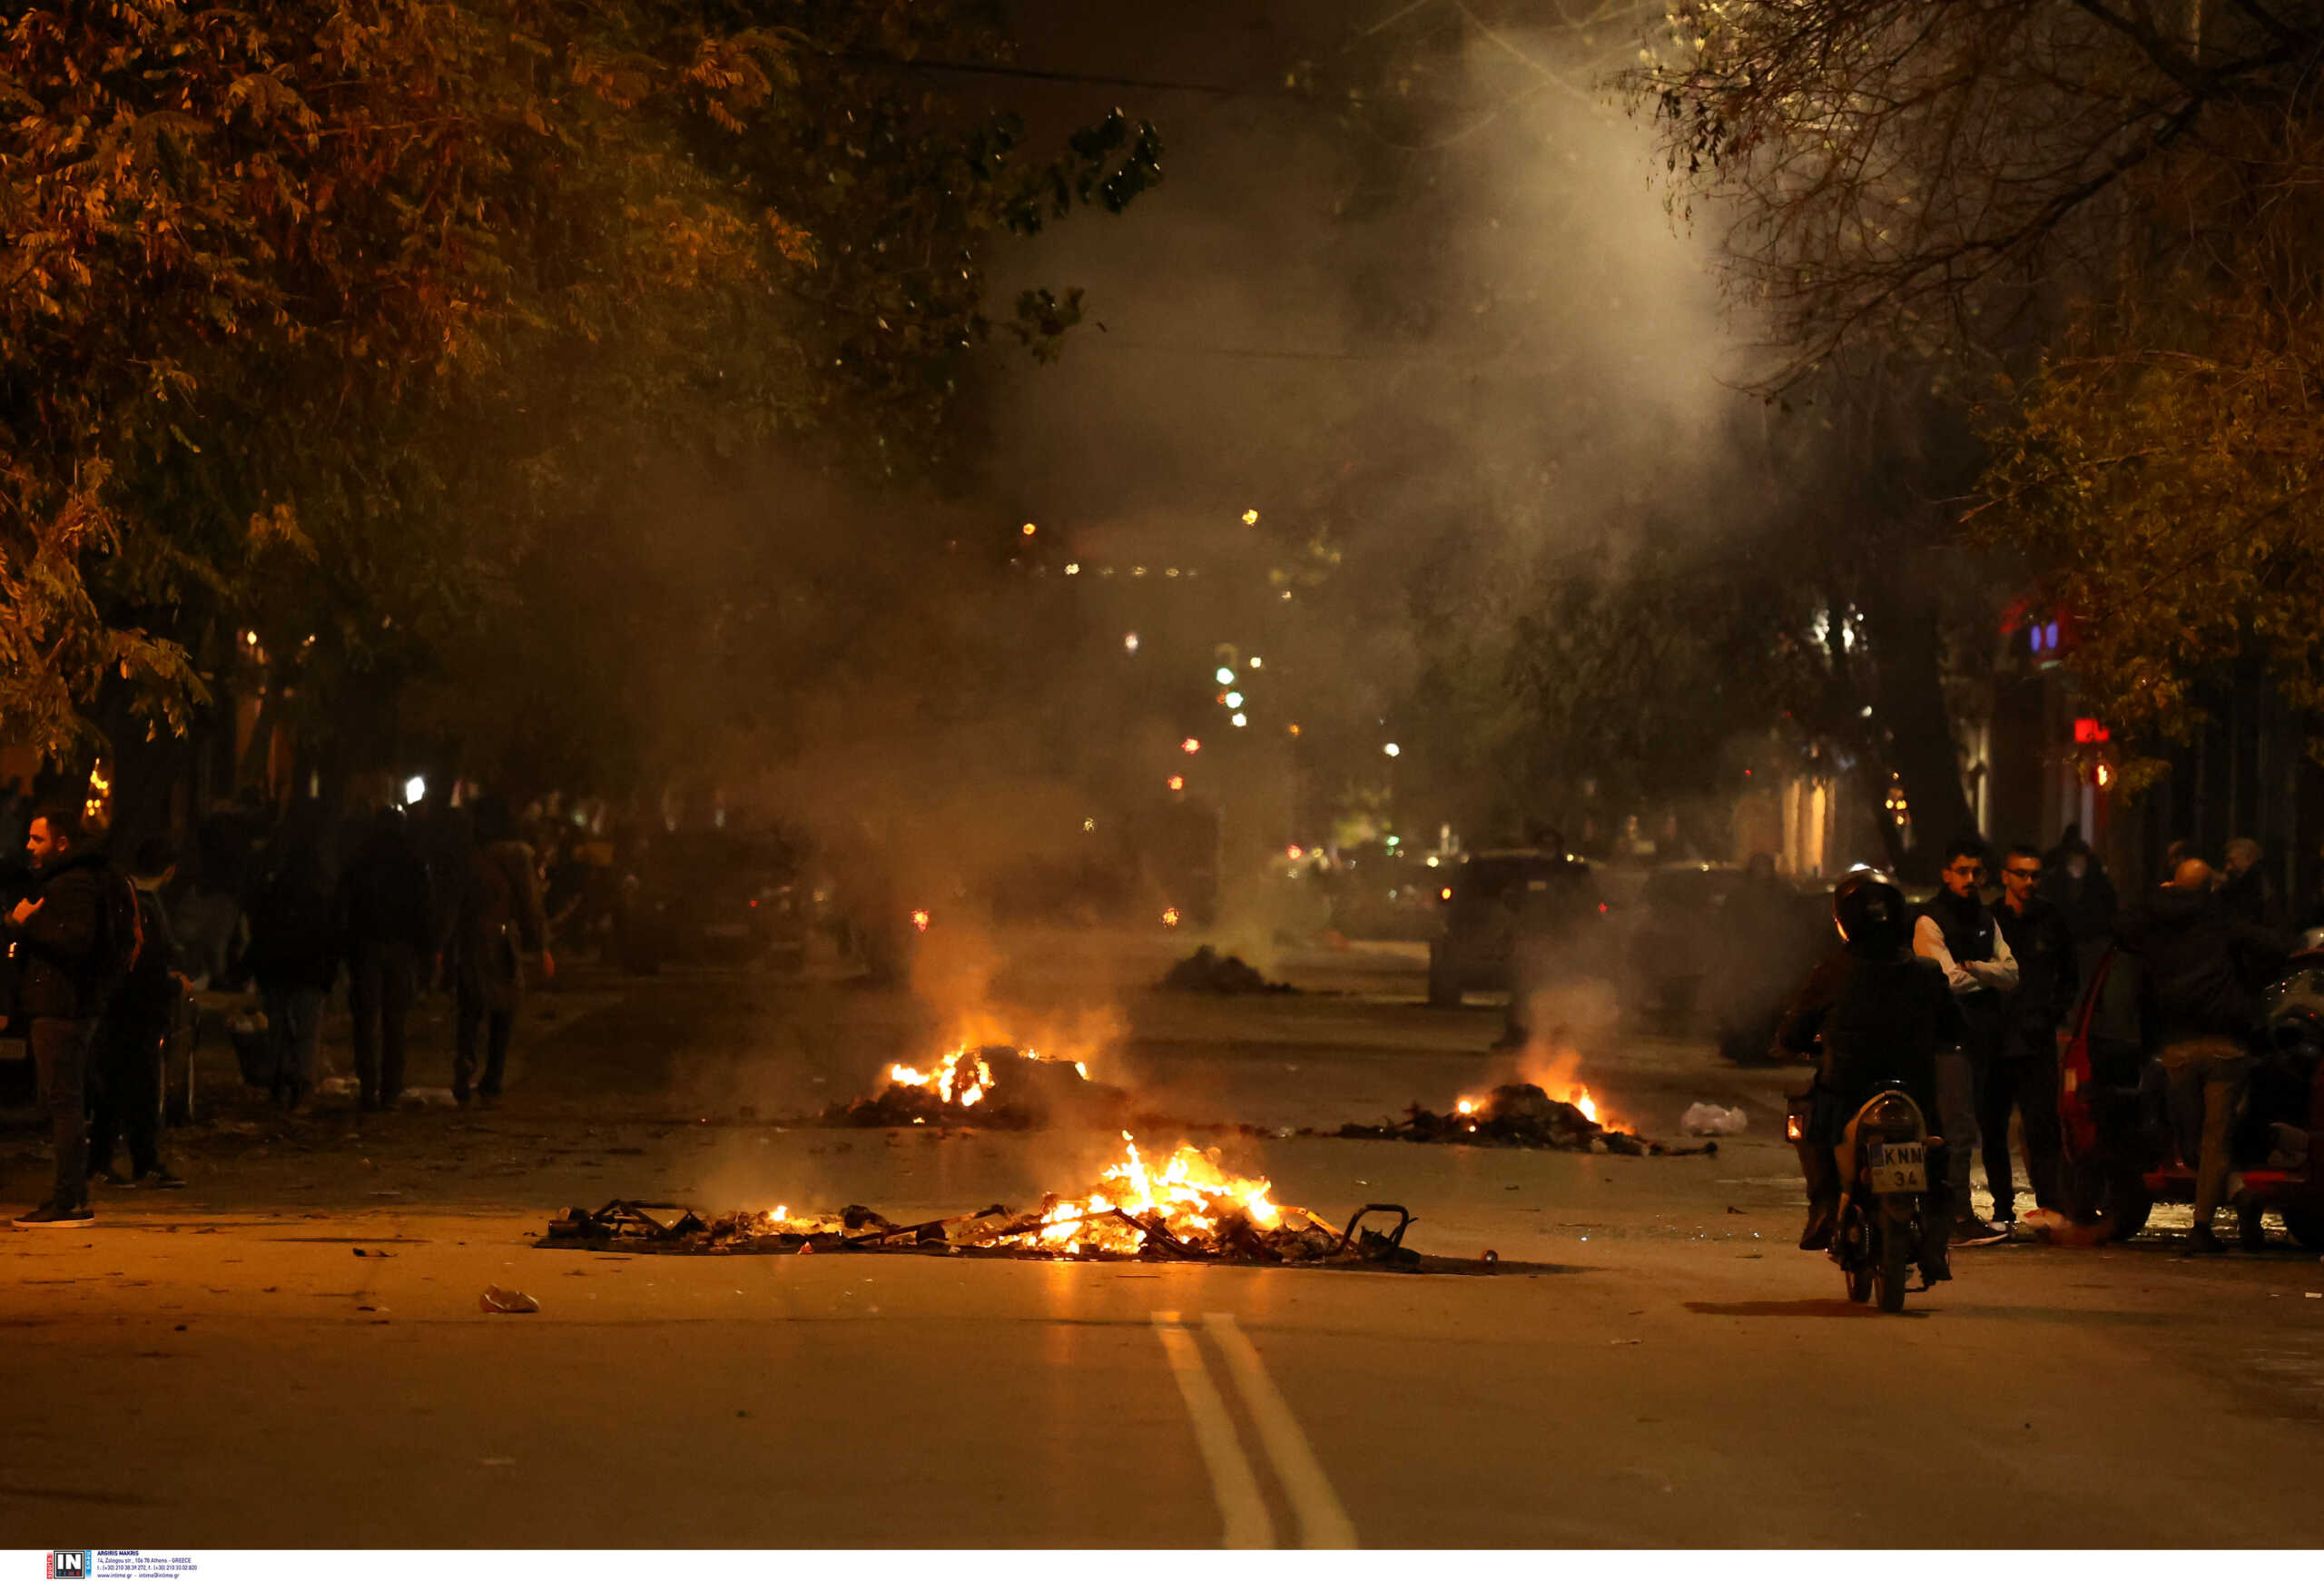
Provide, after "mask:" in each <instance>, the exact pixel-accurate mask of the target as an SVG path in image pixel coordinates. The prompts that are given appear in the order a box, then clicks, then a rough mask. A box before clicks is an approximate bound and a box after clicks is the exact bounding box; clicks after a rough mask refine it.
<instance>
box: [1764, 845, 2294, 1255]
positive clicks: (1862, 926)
mask: <svg viewBox="0 0 2324 1581" xmlns="http://www.w3.org/2000/svg"><path fill="white" fill-rule="evenodd" d="M2225 855H2226V861H2225V863H2224V864H2223V866H2222V868H2221V870H2219V871H2216V872H2215V871H2214V869H2213V868H2212V867H2211V865H2210V864H2209V863H2207V862H2205V861H2204V860H2202V859H2201V857H2200V856H2198V855H2195V854H2194V853H2193V852H2192V851H2191V850H2189V849H2186V848H2183V847H2174V848H2173V849H2172V851H2171V853H2170V854H2169V855H2167V857H2166V865H2165V876H2164V882H2163V883H2162V884H2161V885H2160V886H2159V887H2158V888H2156V889H2155V890H2154V891H2153V892H2152V893H2151V894H2148V895H2146V896H2144V897H2143V898H2142V899H2141V900H2140V901H2139V902H2138V903H2137V904H2133V905H2132V906H2130V907H2129V908H2127V909H2124V908H2122V906H2121V904H2120V902H2119V898H2118V896H2117V894H2116V893H2115V891H2114V888H2113V885H2112V883H2111V881H2110V880H2109V879H2108V877H2107V875H2106V873H2105V870H2104V867H2103V866H2102V864H2101V863H2100V862H2099V861H2098V858H2097V857H2096V855H2094V854H2093V852H2092V851H2091V850H2090V848H2089V847H2088V845H2086V844H2085V843H2084V842H2083V840H2082V839H2081V838H2080V835H2079V832H2078V831H2076V830H2074V829H2072V828H2069V829H2068V830H2067V832H2066V835H2065V837H2064V839H2063V840H2062V841H2061V842H2060V844H2059V845H2057V846H2055V847H2053V848H2052V849H2051V850H2049V851H2047V852H2044V851H2043V850H2042V849H2040V848H2039V847H2037V846H2034V845H2012V846H2010V847H2009V848H2008V849H2007V851H2006V852H2005V853H2004V855H2002V856H2001V857H2000V859H1999V861H1998V864H1997V865H1996V864H1994V862H1993V860H1992V856H1991V852H1990V848H1989V847H1988V846H1987V845H1985V843H1984V842H1983V841H1981V840H1978V839H1974V838H1962V839H1958V840H1955V841H1954V842H1953V843H1952V844H1951V845H1947V846H1946V847H1945V852H1944V863H1943V865H1942V867H1941V868H1940V869H1939V873H1938V878H1939V882H1940V887H1939V888H1938V890H1937V892H1936V894H1935V895H1934V896H1933V897H1931V898H1930V900H1929V901H1928V902H1927V903H1926V904H1924V905H1921V906H1918V907H1909V906H1906V905H1905V902H1904V899H1903V896H1902V894H1901V892H1899V891H1897V890H1896V888H1895V886H1894V885H1893V884H1890V883H1889V882H1888V881H1887V880H1886V878H1885V877H1883V876H1882V875H1880V874H1868V873H1860V874H1851V875H1850V876H1849V878H1847V879H1845V880H1843V881H1842V883H1841V884H1840V885H1839V886H1838V887H1837V889H1836V891H1835V894H1834V913H1835V918H1836V921H1837V923H1838V924H1839V929H1840V933H1841V935H1842V938H1843V940H1844V947H1843V949H1842V951H1841V952H1840V953H1839V954H1837V955H1836V956H1834V957H1833V958H1832V959H1830V960H1828V961H1827V962H1826V963H1823V964H1822V965H1819V966H1818V967H1817V971H1816V972H1815V973H1813V974H1811V976H1810V977H1809V979H1808V982H1807V985H1806V986H1805V987H1804V988H1802V990H1801V991H1800V992H1799V993H1798V994H1797V996H1796V997H1795V999H1794V1001H1793V1003H1792V1005H1791V1006H1790V1008H1789V1010H1788V1011H1787V1014H1786V1016H1785V1018H1784V1020H1783V1023H1782V1025H1781V1028H1780V1030H1779V1033H1778V1041H1779V1042H1780V1043H1781V1044H1782V1045H1783V1046H1784V1047H1786V1048H1787V1049H1789V1050H1791V1051H1793V1052H1797V1053H1802V1054H1815V1055H1817V1057H1818V1058H1819V1060H1820V1065H1819V1073H1818V1078H1817V1088H1816V1089H1815V1091H1814V1094H1813V1096H1814V1099H1815V1102H1814V1104H1813V1106H1812V1112H1811V1116H1810V1120H1809V1122H1808V1126H1807V1131H1808V1133H1809V1135H1808V1141H1809V1142H1810V1143H1811V1144H1812V1145H1810V1146H1807V1147H1804V1148H1803V1151H1802V1157H1803V1161H1804V1163H1805V1165H1806V1167H1807V1171H1808V1176H1809V1180H1808V1185H1809V1208H1808V1222H1807V1230H1806V1231H1805V1232H1804V1234H1803V1235H1802V1237H1801V1241H1800V1244H1801V1246H1802V1248H1803V1249H1807V1250H1815V1249H1817V1248H1820V1247H1821V1246H1824V1245H1827V1244H1828V1243H1829V1240H1830V1237H1831V1234H1832V1231H1833V1214H1834V1211H1835V1210H1836V1209H1837V1202H1838V1194H1839V1193H1838V1184H1837V1177H1836V1176H1835V1175H1834V1174H1833V1173H1832V1171H1831V1170H1830V1168H1829V1166H1828V1163H1827V1161H1825V1160H1823V1159H1822V1158H1821V1157H1820V1156H1819V1150H1820V1149H1822V1148H1828V1147H1830V1146H1833V1145H1836V1144H1837V1142H1838V1141H1839V1140H1840V1139H1839V1134H1838V1133H1839V1130H1840V1128H1841V1127H1842V1126H1844V1124H1845V1116H1846V1114H1853V1113H1854V1112H1855V1108H1856V1106H1857V1105H1860V1104H1861V1103H1862V1102H1864V1100H1865V1099H1866V1098H1868V1097H1869V1096H1870V1095H1871V1093H1872V1092H1875V1091H1876V1090H1877V1089H1878V1088H1879V1087H1880V1086H1881V1085H1883V1084H1884V1083H1887V1082H1900V1083H1902V1084H1903V1085H1904V1086H1905V1088H1906V1090H1907V1091H1909V1092H1911V1093H1912V1094H1913V1096H1914V1097H1915V1100H1916V1101H1917V1102H1920V1104H1921V1106H1922V1108H1923V1110H1924V1111H1925V1112H1926V1114H1927V1115H1928V1117H1929V1119H1930V1121H1931V1122H1932V1129H1933V1131H1935V1133H1936V1134H1937V1135H1938V1136H1940V1137H1941V1138H1942V1139H1943V1140H1942V1144H1941V1145H1940V1146H1939V1147H1938V1148H1937V1149H1936V1152H1935V1155H1933V1156H1932V1158H1931V1160H1930V1170H1931V1180H1930V1188H1931V1189H1930V1196H1931V1199H1932V1201H1933V1203H1934V1204H1935V1213H1934V1214H1933V1215H1932V1217H1933V1218H1934V1219H1935V1220H1936V1221H1937V1222H1939V1223H1942V1224H1946V1225H1949V1226H1950V1228H1949V1231H1948V1232H1947V1233H1946V1234H1945V1238H1944V1239H1945V1242H1946V1243H1947V1244H1948V1245H1950V1246H1954V1247H1958V1246H1976V1245H1986V1244H1991V1243H1994V1242H1996V1241H2001V1240H2007V1239H2009V1238H2010V1235H2011V1233H2012V1230H2013V1227H2014V1220H2015V1219H2016V1216H2017V1214H2016V1209H2017V1201H2018V1177H2017V1174H2016V1171H2015V1168H2014V1164H2015V1160H2014V1158H2013V1156H2012V1151H2011V1145H2010V1132H2011V1126H2012V1122H2013V1121H2015V1122H2017V1123H2018V1125H2019V1128H2020V1133H2021V1135H2022V1138H2023V1151H2024V1180H2025V1183H2026V1186H2027V1187H2028V1188H2029V1189H2030V1191H2031V1193H2032V1196H2033V1201H2034V1202H2035V1203H2036V1204H2037V1205H2038V1206H2039V1207H2041V1208H2044V1209H2049V1210H2053V1211H2059V1212H2064V1211H2067V1210H2069V1207H2070V1205H2069V1203H2068V1202H2067V1201H2066V1193H2065V1181H2064V1179H2063V1169H2064V1158H2063V1137H2062V1134H2061V1130H2060V1123H2059V1113H2058V1094H2059V1055H2060V1041H2061V1035H2062V1029H2063V1028H2064V1027H2065V1026H2066V1025H2067V1023H2068V1020H2069V1017H2070V1016H2071V1014H2072V1013H2073V1009H2074V1006H2075V1004H2076V1003H2077V1000H2078V999H2079V997H2080V993H2081V990H2082V986H2083V983H2084V982H2086V981H2087V980H2088V979H2089V977H2090V973H2091V972H2092V970H2093V966H2094V964H2095V963H2096V962H2097V961H2098V960H2100V959H2101V958H2102V957H2103V955H2104V954H2105V953H2106V952H2107V951H2108V950H2109V949H2110V948H2112V949H2119V950H2121V951H2123V952H2125V953H2126V954H2130V955H2132V956H2134V957H2135V958H2136V960H2137V962H2138V970H2139V983H2140V990H2139V993H2140V1005H2139V1012H2140V1020H2141V1023H2142V1029H2143V1031H2142V1037H2143V1042H2144V1045H2145V1052H2146V1053H2147V1055H2148V1056H2149V1057H2152V1059H2153V1060H2154V1061H2156V1062H2157V1063H2159V1064H2160V1065H2161V1066H2162V1070H2163V1071H2164V1072H2166V1074H2167V1077H2168V1082H2169V1089H2170V1118H2171V1130H2172V1134H2173V1136H2174V1139H2175V1140H2176V1141H2177V1142H2178V1146H2179V1149H2180V1152H2181V1158H2182V1160H2183V1161H2185V1162H2187V1163H2188V1164H2189V1165H2190V1166H2191V1167H2192V1168H2193V1169H2194V1171H2195V1174H2196V1191H2195V1221H2194V1226H2193V1228H2192V1230H2191V1231H2190V1234H2189V1238H2188V1242H2187V1249H2188V1250H2190V1251H2191V1252H2197V1253H2208V1252H2214V1251H2218V1250H2223V1243H2222V1242H2221V1240H2219V1239H2218V1237H2217V1235H2216V1234H2215V1233H2214V1230H2213V1228H2212V1225H2213V1220H2214V1219H2215V1217H2216V1215H2217V1212H2218V1210H2219V1209H2220V1208H2221V1207H2222V1206H2224V1205H2226V1196H2227V1184H2228V1180H2229V1175H2230V1157H2229V1137H2230V1128H2231V1126H2232V1124H2233V1122H2234V1119H2235V1115H2236V1112H2237V1110H2238V1107H2239V1105H2240V1102H2241V1098H2242V1088H2243V1082H2244V1080H2245V1074H2246V1072H2247V1070H2248V1065H2249V1058H2250V1056H2249V1052H2248V1051H2249V1049H2250V1046H2251V1044H2252V1040H2253V1039H2254V1038H2255V1037H2256V1036H2257V1035H2258V1033H2260V1024H2261V1009H2260V1006H2261V996H2262V993H2263V991H2264V989H2265V987H2266V985H2267V983H2269V982H2270V981H2271V980H2272V979H2273V978H2274V976H2275V975H2276V974H2277V973H2278V972H2280V970H2281V968H2282V965H2283V963H2284V962H2285V960H2286V959H2287V958H2288V957H2289V955H2290V954H2291V952H2292V951H2293V949H2294V948H2295V942H2294V940H2293V939H2292V938H2291V936H2290V934H2288V933H2287V931H2286V929H2285V925H2284V924H2285V918H2284V913H2283V908H2282V907H2281V906H2280V904H2279V903H2278V902H2277V901H2276V900H2275V898H2274V894H2273V892H2272V890H2271V889H2270V886H2269V885H2268V884H2267V883H2266V880H2265V874H2264V871H2263V870H2262V869H2261V867H2260V846H2259V845H2258V843H2257V842H2255V841H2250V840H2246V839H2238V840H2235V841H2231V842H2230V843H2229V845H2228V848H2227V851H2226V854H2225ZM1993 879H1998V881H1999V894H1998V896H1995V897H1993V898H1990V899H1989V898H1988V897H1989V894H1990V893H1991V892H1990V891H1989V890H1988V888H1987V884H1988V882H1989V880H1993ZM1975 1154H1982V1157H1983V1160H1984V1174H1985V1182H1986V1187H1987V1190H1988V1191H1989V1192H1990V1194H1991V1197H1992V1201H1993V1209H1992V1218H1991V1219H1990V1220H1987V1219H1983V1218H1980V1217H1979V1216H1978V1215H1977V1213H1976V1212H1975V1210H1974V1206H1973V1201H1972V1198H1971V1195H1970V1169H1971V1163H1970V1161H1971V1158H1972V1157H1973V1155H1975ZM2247 1217H2248V1218H2249V1217H2255V1216H2250V1215H2248V1214H2247ZM2251 1228H2252V1226H2251V1225H2250V1223H2247V1224H2246V1226H2245V1233H2246V1235H2247V1237H2248V1236H2249V1235H2250V1230H2251ZM1945 1250H1946V1247H1945V1245H1931V1246H1928V1247H1925V1248H1924V1249H1923V1257H1922V1266H1923V1273H1924V1277H1925V1278H1927V1279H1930V1280H1935V1279H1941V1278H1945V1277H1949V1270H1948V1269H1947V1267H1946V1257H1945Z"/></svg>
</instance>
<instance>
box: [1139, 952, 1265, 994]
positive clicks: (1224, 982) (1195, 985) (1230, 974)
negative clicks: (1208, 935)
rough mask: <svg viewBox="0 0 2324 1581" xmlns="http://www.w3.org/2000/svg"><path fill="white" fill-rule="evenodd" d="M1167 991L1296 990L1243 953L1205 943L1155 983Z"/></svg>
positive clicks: (1235, 991) (1262, 991)
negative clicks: (1230, 952) (1228, 952)
mask: <svg viewBox="0 0 2324 1581" xmlns="http://www.w3.org/2000/svg"><path fill="white" fill-rule="evenodd" d="M1155 986H1156V987H1157V988H1159V989H1160V990H1162V991H1163V992H1164V993H1298V992H1299V990H1297V989H1296V988H1294V987H1293V986H1292V985H1291V984H1290V983H1274V982H1270V981H1269V980H1268V979H1267V978H1266V977H1265V975H1264V974H1262V973H1260V972H1259V970H1258V968H1256V966H1253V965H1252V964H1250V963H1248V962H1246V961H1245V960H1244V959H1243V958H1242V957H1241V956H1240V955H1222V954H1219V953H1218V952H1217V951H1216V950H1214V949H1212V948H1211V947H1210V946H1209V945H1208V944H1204V945H1202V946H1201V947H1200V948H1198V949H1196V951H1195V953H1194V954H1191V955H1189V956H1187V958H1186V959H1185V960H1183V961H1181V962H1179V963H1177V965H1175V966H1173V967H1171V968H1170V969H1169V970H1168V971H1167V972H1165V973H1163V974H1162V980H1161V981H1160V982H1159V983H1156V984H1155Z"/></svg>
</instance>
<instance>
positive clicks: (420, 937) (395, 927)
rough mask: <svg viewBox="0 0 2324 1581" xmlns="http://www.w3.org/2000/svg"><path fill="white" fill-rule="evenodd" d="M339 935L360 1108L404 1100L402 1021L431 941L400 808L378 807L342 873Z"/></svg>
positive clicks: (425, 888) (430, 899) (425, 900)
mask: <svg viewBox="0 0 2324 1581" xmlns="http://www.w3.org/2000/svg"><path fill="white" fill-rule="evenodd" d="M338 927H339V935H340V940H341V942H342V943H343V944H344V946H345V948H346V952H347V973H348V984H347V996H348V1001H349V1007H350V1009H351V1010H353V1012H354V1013H355V1084H356V1088H357V1099H356V1102H357V1103H358V1105H359V1107H360V1108H362V1109H363V1110H365V1111H367V1112H369V1111H374V1110H381V1109H393V1108H395V1107H396V1106H397V1105H398V1104H399V1102H402V1099H403V1067H404V1027H405V1023H406V1020H407V1018H408V1016H409V1013H410V1010H411V997H412V993H413V989H414V987H415V985H416V984H417V983H418V982H419V973H420V969H421V963H423V962H426V961H427V960H428V958H429V956H430V955H432V954H433V953H434V950H435V944H436V899H435V886H434V885H433V884H431V883H430V882H429V881H428V864H427V863H426V862H425V861H423V860H422V859H421V857H420V855H419V846H418V845H417V844H415V843H414V842H413V840H412V837H411V831H410V829H409V826H408V825H406V823H405V821H404V815H403V814H402V813H401V812H399V811H398V810H397V809H396V808H394V807H381V808H380V809H379V812H378V813H377V814H376V815H373V817H372V820H371V828H370V832H369V834H368V835H365V837H364V840H363V844H362V845H360V846H359V847H358V848H357V850H356V853H355V856H354V859H353V860H352V861H350V862H349V863H348V865H347V870H346V871H345V872H344V873H342V874H340V880H339V901H338Z"/></svg>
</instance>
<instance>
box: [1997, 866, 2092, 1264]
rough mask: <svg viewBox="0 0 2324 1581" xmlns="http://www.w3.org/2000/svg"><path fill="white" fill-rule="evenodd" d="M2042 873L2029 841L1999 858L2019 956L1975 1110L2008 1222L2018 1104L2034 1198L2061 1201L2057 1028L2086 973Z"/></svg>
mask: <svg viewBox="0 0 2324 1581" xmlns="http://www.w3.org/2000/svg"><path fill="white" fill-rule="evenodd" d="M2041 879H2042V854H2041V853H2040V852H2039V851H2037V850H2035V849H2034V848H2033V846H2031V845H2013V846H2011V847H2010V848H2009V855H2006V856H2004V857H2003V858H2002V867H2001V883H2002V903H2001V905H2000V906H1999V908H1998V909H1996V910H1995V912H1994V921H1996V922H1997V923H1999V924H2001V933H2002V938H2003V940H2004V942H2005V943H2006V944H2008V946H2009V953H2010V954H2011V955H2012V956H2014V957H2015V959H2016V962H2017V987H2016V989H2015V991H2014V992H2013V993H2010V994H2009V995H2008V996H2007V1003H2006V1005H2005V1007H2004V1020H2003V1026H2002V1035H2001V1045H2000V1047H1999V1049H1998V1050H1997V1051H1996V1052H1995V1055H1994V1061H1993V1062H1992V1064H1991V1065H1990V1066H1988V1067H1987V1070H1986V1073H1985V1093H1984V1102H1983V1103H1982V1104H1981V1105H1980V1106H1979V1108H1978V1111H1977V1129H1978V1130H1979V1131H1981V1132H1982V1133H1983V1135H1984V1155H1985V1185H1986V1188H1987V1189H1988V1190H1990V1191H1992V1192H1993V1195H1994V1220H1995V1221H1996V1222H1999V1223H2003V1224H2012V1223H2014V1222H2015V1221H2016V1219H2017V1186H2016V1182H2015V1181H2014V1178H2013V1175H2012V1171H2011V1168H2010V1159H2009V1121H2010V1115H2011V1113H2012V1112H2013V1111H2014V1112H2015V1113H2016V1114H2017V1115H2018V1116H2019V1117H2020V1118H2021V1121H2022V1122H2023V1124H2024V1134H2025V1174H2026V1181H2027V1183H2028V1184H2029V1185H2031V1186H2032V1187H2033V1201H2035V1202H2036V1203H2037V1204H2038V1205H2040V1206H2041V1207H2043V1208H2050V1209H2056V1208H2058V1207H2060V1206H2061V1205H2062V1204H2061V1192H2060V1190H2059V1181H2058V1171H2059V1169H2060V1168H2061V1167H2062V1161H2063V1156H2064V1148H2065V1143H2064V1139H2063V1136H2062V1135H2061V1134H2060V1132H2059V1129H2058V1028H2059V1026H2060V1025H2061V1024H2062V1023H2063V1022H2064V1021H2065V1018H2066V1013H2067V1012H2068V1011H2070V1010H2071V1009H2073V1002H2074V995H2075V993H2076V992H2077V991H2078V989H2079V986H2080V983H2081V977H2080V974H2079V973H2078V972H2077V970H2076V967H2075V958H2074V940H2073V934H2072V933H2071V932H2070V931H2069V930H2068V929H2067V927H2066V924H2065V919H2064V918H2063V916H2061V915H2059V914H2058V909H2057V907H2055V906H2053V905H2052V904H2050V903H2049V902H2048V901H2046V900H2043V898H2042V897H2041V896H2040V895H2039V894H2036V893H2035V886H2036V885H2038V884H2040V882H2041Z"/></svg>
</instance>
